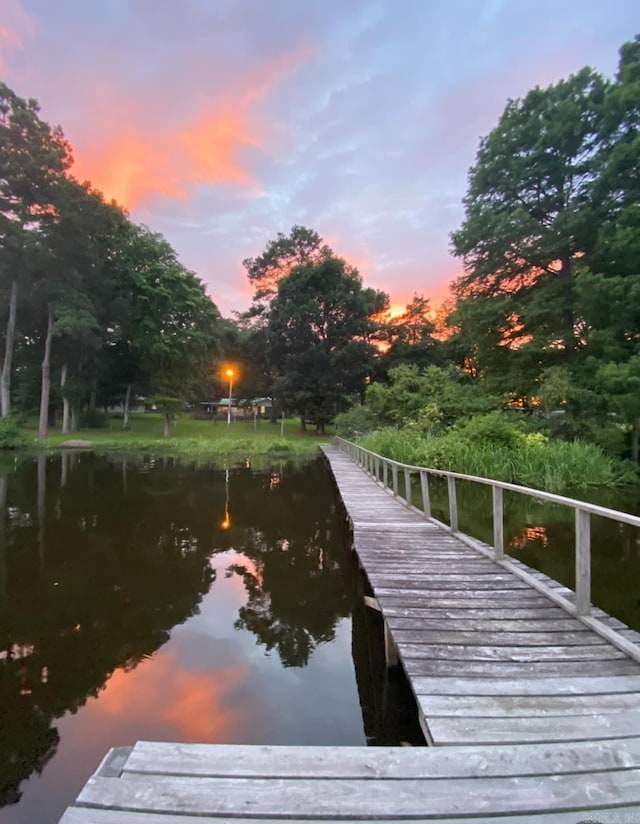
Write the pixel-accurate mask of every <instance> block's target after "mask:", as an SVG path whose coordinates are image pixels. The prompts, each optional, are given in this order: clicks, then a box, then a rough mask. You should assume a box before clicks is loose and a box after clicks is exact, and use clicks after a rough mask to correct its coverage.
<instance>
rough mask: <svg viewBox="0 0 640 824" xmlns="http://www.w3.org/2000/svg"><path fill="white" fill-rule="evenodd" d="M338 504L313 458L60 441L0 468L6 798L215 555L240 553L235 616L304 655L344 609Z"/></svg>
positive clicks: (194, 608) (203, 577) (198, 581)
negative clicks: (93, 449) (132, 452)
mask: <svg viewBox="0 0 640 824" xmlns="http://www.w3.org/2000/svg"><path fill="white" fill-rule="evenodd" d="M225 480H226V483H225ZM319 501H321V504H320V505H318V502H319ZM334 501H335V499H334V495H333V490H332V488H331V485H330V481H329V478H328V473H326V471H324V469H323V468H322V467H320V466H318V465H317V464H316V465H311V466H307V467H306V468H305V469H304V471H290V472H289V470H288V469H287V467H279V468H277V469H276V470H274V471H273V472H272V473H271V474H268V473H267V474H263V473H255V474H253V473H251V472H250V471H249V470H236V469H232V470H228V471H227V472H226V473H224V472H221V471H220V470H216V469H212V468H202V469H197V470H194V469H193V468H190V467H187V466H184V465H180V464H178V463H176V462H174V461H173V460H172V459H164V460H162V461H160V462H157V461H154V460H151V459H144V460H143V459H127V458H125V457H123V456H112V457H98V456H94V455H78V454H66V453H65V454H64V455H63V456H56V457H45V456H38V457H37V458H36V459H35V460H33V461H26V462H24V463H23V464H22V465H21V466H20V467H18V469H17V471H12V472H11V473H10V474H9V473H8V472H7V471H6V470H4V471H3V470H2V469H0V596H1V597H0V764H2V770H1V771H0V806H2V805H8V804H12V803H15V802H16V801H17V800H19V798H20V785H21V783H22V782H23V781H24V779H25V778H27V777H28V776H29V775H30V774H32V773H34V772H35V773H40V772H41V771H42V770H43V769H44V767H45V766H46V764H47V763H48V762H49V761H50V760H51V758H52V757H53V756H54V755H55V753H56V748H57V746H58V744H59V735H58V731H57V729H56V727H55V721H56V719H59V718H61V717H62V716H63V715H65V714H67V713H75V712H77V710H78V709H79V708H81V707H82V706H83V705H84V704H85V702H86V701H87V699H88V698H89V697H91V696H94V697H95V696H98V695H99V694H100V692H101V691H102V690H103V688H104V685H105V683H106V682H107V680H108V679H109V678H110V676H111V675H112V674H113V673H114V671H115V670H118V669H119V670H122V671H128V670H132V669H134V668H135V667H136V666H137V665H138V663H139V662H141V661H143V660H144V659H145V658H147V657H149V656H151V655H152V654H153V653H154V652H155V651H156V650H157V649H158V648H159V647H161V646H162V645H163V644H164V643H165V642H166V641H167V640H168V638H169V636H170V633H171V629H172V628H173V627H174V626H175V625H176V624H180V623H183V622H184V621H186V620H187V619H188V618H189V617H190V616H192V615H194V614H195V613H196V612H198V605H199V603H200V601H201V599H202V597H203V596H204V594H206V593H207V591H208V590H209V588H210V587H211V584H212V583H213V581H214V579H215V573H214V571H213V564H212V560H211V559H212V556H213V555H214V554H216V553H219V552H224V551H227V550H228V549H230V548H234V549H235V550H236V552H239V553H241V554H242V556H244V557H245V558H246V559H247V563H244V562H242V563H237V564H235V565H233V566H231V567H230V568H229V569H228V571H227V574H231V575H236V574H237V575H240V576H241V579H242V581H243V582H244V585H245V587H246V590H247V603H246V605H244V606H242V607H241V609H240V613H239V615H238V618H237V621H236V627H237V628H238V629H246V630H249V631H251V632H253V633H255V635H256V639H257V642H258V643H259V644H263V645H264V646H265V647H266V649H267V650H272V649H276V650H277V652H278V655H279V656H280V659H281V661H282V663H283V665H285V666H304V665H305V664H307V662H308V660H309V656H310V655H311V653H312V652H313V650H314V649H315V648H316V647H317V645H318V644H321V643H322V642H324V641H328V640H331V639H332V638H333V637H334V634H335V630H336V625H337V623H338V622H339V621H340V619H341V618H343V617H344V616H347V615H349V613H350V609H351V606H350V605H351V595H350V593H349V586H348V584H349V580H350V579H349V573H348V569H347V567H348V566H349V558H348V555H347V554H346V552H345V544H346V540H345V531H344V530H345V527H344V524H343V522H342V519H341V517H340V514H339V513H338V511H337V510H336V505H335V502H334ZM223 518H224V521H226V522H227V523H223ZM225 527H226V528H225ZM114 743H116V742H114ZM69 801H71V799H69ZM0 816H1V814H0Z"/></svg>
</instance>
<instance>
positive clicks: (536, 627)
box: [385, 609, 606, 644]
mask: <svg viewBox="0 0 640 824" xmlns="http://www.w3.org/2000/svg"><path fill="white" fill-rule="evenodd" d="M410 612H411V611H410ZM413 612H414V614H409V615H402V614H397V613H398V611H397V610H391V611H390V610H389V609H387V610H386V611H385V615H386V618H387V623H388V624H389V626H390V627H392V629H393V632H394V633H395V632H396V631H401V630H412V629H417V630H421V631H423V632H434V633H435V631H436V630H438V631H439V632H438V633H437V635H438V636H440V635H441V634H442V632H440V631H443V632H445V633H448V634H449V635H450V636H451V638H452V639H453V637H454V636H455V635H457V634H459V633H465V632H468V633H476V632H477V633H478V634H479V635H481V636H482V637H483V638H487V639H490V638H492V637H493V638H495V639H497V638H498V637H500V638H503V637H509V636H512V637H513V638H514V643H516V641H515V639H516V638H518V636H522V635H533V636H535V635H544V636H545V637H549V638H553V637H554V636H558V635H563V636H565V637H569V636H575V637H576V638H584V639H585V642H586V639H587V638H591V639H593V643H594V644H599V643H606V642H604V641H603V639H601V638H600V637H599V636H596V635H594V634H592V633H591V632H589V630H588V629H587V628H586V627H585V626H582V625H581V624H579V623H576V622H575V621H574V620H573V619H572V618H567V619H566V620H564V619H559V620H558V619H556V620H548V619H547V620H545V619H536V618H529V619H526V620H519V621H518V620H513V621H512V620H509V619H500V618H486V617H485V616H484V615H482V616H480V617H479V618H476V619H469V618H447V617H446V616H440V615H438V614H437V611H436V610H433V611H432V612H433V613H436V614H435V616H434V615H432V612H425V611H424V610H422V611H420V612H419V613H418V614H417V615H416V614H415V611H413ZM456 614H457V613H456ZM444 637H446V635H445V636H444ZM489 643H493V640H491V641H489ZM589 643H591V642H589Z"/></svg>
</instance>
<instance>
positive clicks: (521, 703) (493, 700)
mask: <svg viewBox="0 0 640 824" xmlns="http://www.w3.org/2000/svg"><path fill="white" fill-rule="evenodd" d="M417 700H418V703H419V705H420V707H421V708H422V711H423V713H424V715H425V716H426V717H427V718H428V719H431V718H435V717H436V716H438V715H444V716H461V717H464V718H470V717H478V718H483V717H484V716H493V717H500V716H507V717H509V718H514V717H516V716H523V717H526V716H531V715H541V716H549V715H563V716H566V715H602V714H606V713H612V712H636V713H637V712H638V709H639V708H640V692H619V693H613V694H605V695H530V696H527V695H519V696H512V695H510V696H502V695H497V696H479V695H473V696H469V695H419V696H418V698H417Z"/></svg>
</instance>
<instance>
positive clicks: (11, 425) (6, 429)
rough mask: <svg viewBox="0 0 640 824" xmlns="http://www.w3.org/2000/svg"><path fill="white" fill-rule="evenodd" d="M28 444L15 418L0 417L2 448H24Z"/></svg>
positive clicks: (0, 443)
mask: <svg viewBox="0 0 640 824" xmlns="http://www.w3.org/2000/svg"><path fill="white" fill-rule="evenodd" d="M28 445H29V441H28V439H27V437H26V436H25V435H23V434H22V432H21V431H20V428H19V426H18V421H17V420H16V419H15V418H11V417H9V418H0V449H24V447H25V446H28Z"/></svg>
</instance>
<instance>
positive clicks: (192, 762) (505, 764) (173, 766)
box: [126, 738, 640, 780]
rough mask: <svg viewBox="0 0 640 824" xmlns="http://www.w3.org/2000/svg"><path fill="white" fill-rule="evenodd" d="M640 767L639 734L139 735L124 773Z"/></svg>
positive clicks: (334, 774)
mask: <svg viewBox="0 0 640 824" xmlns="http://www.w3.org/2000/svg"><path fill="white" fill-rule="evenodd" d="M635 768H640V738H619V739H615V740H610V741H604V742H598V743H597V744H596V743H593V742H581V743H576V744H570V745H566V744H547V745H545V744H523V745H521V746H506V747H493V748H491V747H489V748H487V747H485V746H482V747H474V746H468V747H467V746H465V747H447V748H446V749H436V748H433V747H339V748H338V747H313V746H310V747H286V746H284V747H283V746H280V747H279V746H251V745H224V744H223V745H219V744H168V743H162V742H154V741H139V742H138V743H137V744H136V745H135V747H134V749H133V752H132V754H131V756H130V757H129V760H128V762H127V765H126V771H127V772H139V773H152V774H157V775H163V774H164V775H191V776H198V775H204V776H211V777H215V776H218V777H221V776H228V777H240V778H252V777H262V778H281V777H289V778H313V777H315V778H335V779H350V778H365V779H376V780H389V779H392V780H396V779H400V778H455V777H458V778H463V777H468V778H472V777H474V776H479V775H482V776H484V777H490V776H493V777H506V776H517V775H538V774H541V773H545V772H553V773H578V772H590V771H592V770H620V769H635Z"/></svg>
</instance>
